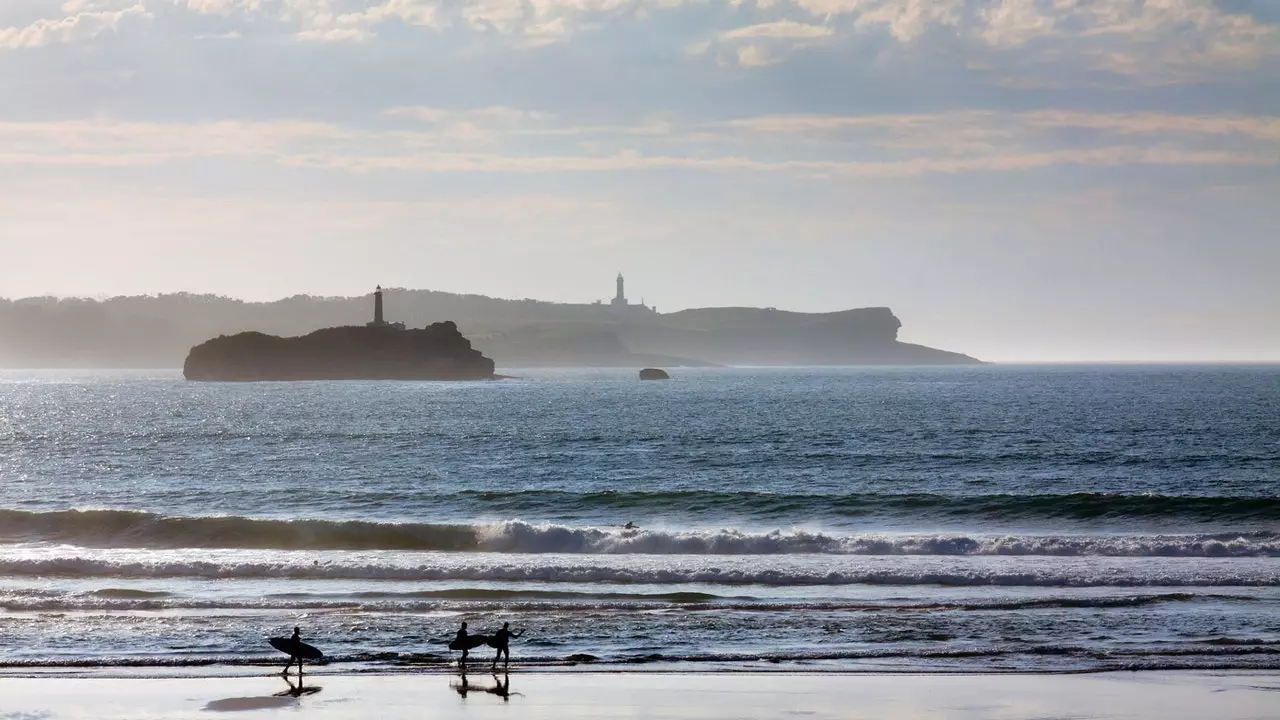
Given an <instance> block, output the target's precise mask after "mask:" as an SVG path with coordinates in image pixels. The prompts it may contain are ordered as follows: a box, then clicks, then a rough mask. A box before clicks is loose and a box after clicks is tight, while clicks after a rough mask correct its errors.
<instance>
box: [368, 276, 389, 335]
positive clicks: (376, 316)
mask: <svg viewBox="0 0 1280 720" xmlns="http://www.w3.org/2000/svg"><path fill="white" fill-rule="evenodd" d="M386 324H387V321H386V319H385V318H383V316H382V286H381V285H379V286H378V289H377V290H375V291H374V292H373V322H371V323H369V327H382V326H383V325H386Z"/></svg>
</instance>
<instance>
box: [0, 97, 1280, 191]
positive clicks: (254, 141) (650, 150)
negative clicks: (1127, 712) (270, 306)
mask: <svg viewBox="0 0 1280 720" xmlns="http://www.w3.org/2000/svg"><path fill="white" fill-rule="evenodd" d="M388 115H389V116H391V117H396V118H412V119H416V120H419V121H422V122H424V123H426V124H427V125H428V126H429V127H427V128H425V129H422V130H399V129H379V130H374V129H357V128H351V127H344V126H340V125H335V124H331V123H315V122H300V121H280V122H261V123H251V122H220V123H199V124H166V123H111V122H93V123H91V122H73V123H7V124H0V147H3V148H5V152H3V153H0V165H99V166H127V165H148V164H160V163H171V162H182V161H184V160H189V159H193V158H222V159H225V160H228V161H237V162H238V161H249V162H272V163H277V164H281V165H286V166H292V167H300V168H323V169H329V170H345V171H350V172H362V173H363V172H376V171H400V172H428V173H450V172H468V173H518V174H539V173H543V174H545V173H590V172H603V171H614V172H616V171H643V170H651V169H678V170H687V171H704V172H705V171H723V170H738V171H750V172H769V173H788V174H798V175H808V176H813V175H827V176H849V177H864V176H865V177H888V178H893V177H915V176H919V175H925V174H936V173H965V172H1026V171H1031V170H1037V169H1042V168H1047V167H1052V166H1055V165H1071V164H1074V165H1086V166H1093V167H1102V168H1107V167H1118V166H1123V165H1167V166H1214V165H1216V166H1228V167H1229V166H1259V167H1265V166H1269V165H1274V164H1275V163H1276V162H1277V161H1280V142H1278V140H1280V118H1275V117H1245V116H1203V115H1162V114H1156V113H1148V114H1140V115H1108V114H1098V113H1082V112H1076V111H1038V112H1029V113H1013V114H1009V113H994V112H983V111H966V112H948V113H941V114H933V115H878V116H844V117H842V116H834V117H833V116H813V115H790V116H764V117H755V118H744V119H740V120H736V121H731V122H726V123H719V124H716V125H714V126H698V125H679V124H676V125H675V126H674V127H673V128H671V129H670V131H669V132H668V133H666V134H661V135H639V134H634V133H630V132H628V129H627V128H621V129H618V130H617V131H616V132H612V133H610V132H608V131H607V130H606V129H603V128H600V129H597V131H598V133H599V134H598V136H597V140H595V141H593V143H592V144H590V145H588V146H574V145H564V144H560V145H556V144H555V143H549V141H548V137H553V136H551V135H549V134H541V133H542V131H544V130H545V131H549V132H554V131H555V130H556V129H564V130H569V129H573V126H571V125H568V126H566V125H556V123H555V121H554V119H553V118H550V117H549V116H546V115H542V114H538V113H526V112H524V111H521V110H515V109H511V108H504V107H496V108H484V109H480V110H472V111H462V112H458V111H445V110H441V109H436V108H396V109H393V110H391V111H388ZM530 128H532V134H529V132H528V131H529V129H530ZM1063 129H1090V130H1094V131H1096V132H1097V136H1096V137H1092V138H1086V139H1083V140H1082V139H1081V138H1080V137H1079V136H1078V135H1079V134H1078V133H1074V134H1063V133H1062V132H1061V130H1063ZM1188 135H1190V136H1193V137H1187V136H1188ZM680 137H699V138H710V139H711V140H713V144H712V146H713V147H715V148H716V151H715V152H707V151H706V145H705V144H704V143H701V142H698V143H691V144H690V145H689V146H687V147H686V146H680V145H676V144H673V142H674V141H675V140H676V139H679V138H680ZM499 138H500V139H502V141H503V142H502V143H496V142H494V141H495V139H499ZM1242 142H1244V144H1241V143H1242ZM690 147H695V148H697V149H696V150H694V151H689V148H690ZM682 148H683V149H682Z"/></svg>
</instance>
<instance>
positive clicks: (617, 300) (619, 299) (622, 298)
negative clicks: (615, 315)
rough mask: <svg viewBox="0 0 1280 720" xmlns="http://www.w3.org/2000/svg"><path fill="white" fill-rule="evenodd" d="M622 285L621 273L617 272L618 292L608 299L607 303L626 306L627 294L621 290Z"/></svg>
mask: <svg viewBox="0 0 1280 720" xmlns="http://www.w3.org/2000/svg"><path fill="white" fill-rule="evenodd" d="M622 286H623V280H622V273H618V294H617V295H615V296H614V298H613V300H612V301H610V303H609V304H610V305H612V306H614V307H626V306H627V295H626V293H624V292H623V288H622Z"/></svg>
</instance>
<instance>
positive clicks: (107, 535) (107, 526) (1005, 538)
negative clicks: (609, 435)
mask: <svg viewBox="0 0 1280 720" xmlns="http://www.w3.org/2000/svg"><path fill="white" fill-rule="evenodd" d="M0 528H3V530H0V532H2V533H3V534H2V535H0V537H3V538H7V539H8V540H9V541H10V542H54V543H64V544H71V545H79V546H84V547H123V548H227V549H271V550H405V551H467V552H488V553H517V554H536V553H561V554H588V555H609V554H627V555H630V554H640V555H795V554H824V555H1011V556H1021V555H1027V556H1067V557H1072V556H1113V557H1210V558H1212V557H1280V533H1275V532H1267V531H1256V532H1237V533H1215V534H1189V535H976V536H975V535H966V534H930V535H887V534H868V533H863V534H853V535H839V534H831V533H823V532H814V531H808V530H798V529H797V530H788V531H783V530H774V531H772V532H747V531H743V530H739V529H733V528H727V529H720V530H663V529H654V530H650V529H622V528H600V527H573V526H567V525H552V524H533V523H527V522H522V521H519V520H512V521H507V522H501V523H492V524H483V525H453V524H434V523H398V524H397V523H376V522H362V521H333V520H305V519H304V520H270V519H255V518H244V517H168V516H162V515H155V514H152V513H144V512H134V511H126V510H65V511H57V512H27V511H21V510H0Z"/></svg>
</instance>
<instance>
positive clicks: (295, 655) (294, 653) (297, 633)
mask: <svg viewBox="0 0 1280 720" xmlns="http://www.w3.org/2000/svg"><path fill="white" fill-rule="evenodd" d="M300 642H302V628H300V627H297V626H296V625H295V626H294V628H293V635H291V636H289V644H290V646H291V647H292V649H291V650H289V664H287V665H285V666H284V670H281V671H280V674H281V675H288V674H289V668H291V667H293V663H294V662H295V661H296V662H297V663H298V674H302V655H301V653H299V652H298V643H300Z"/></svg>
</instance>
